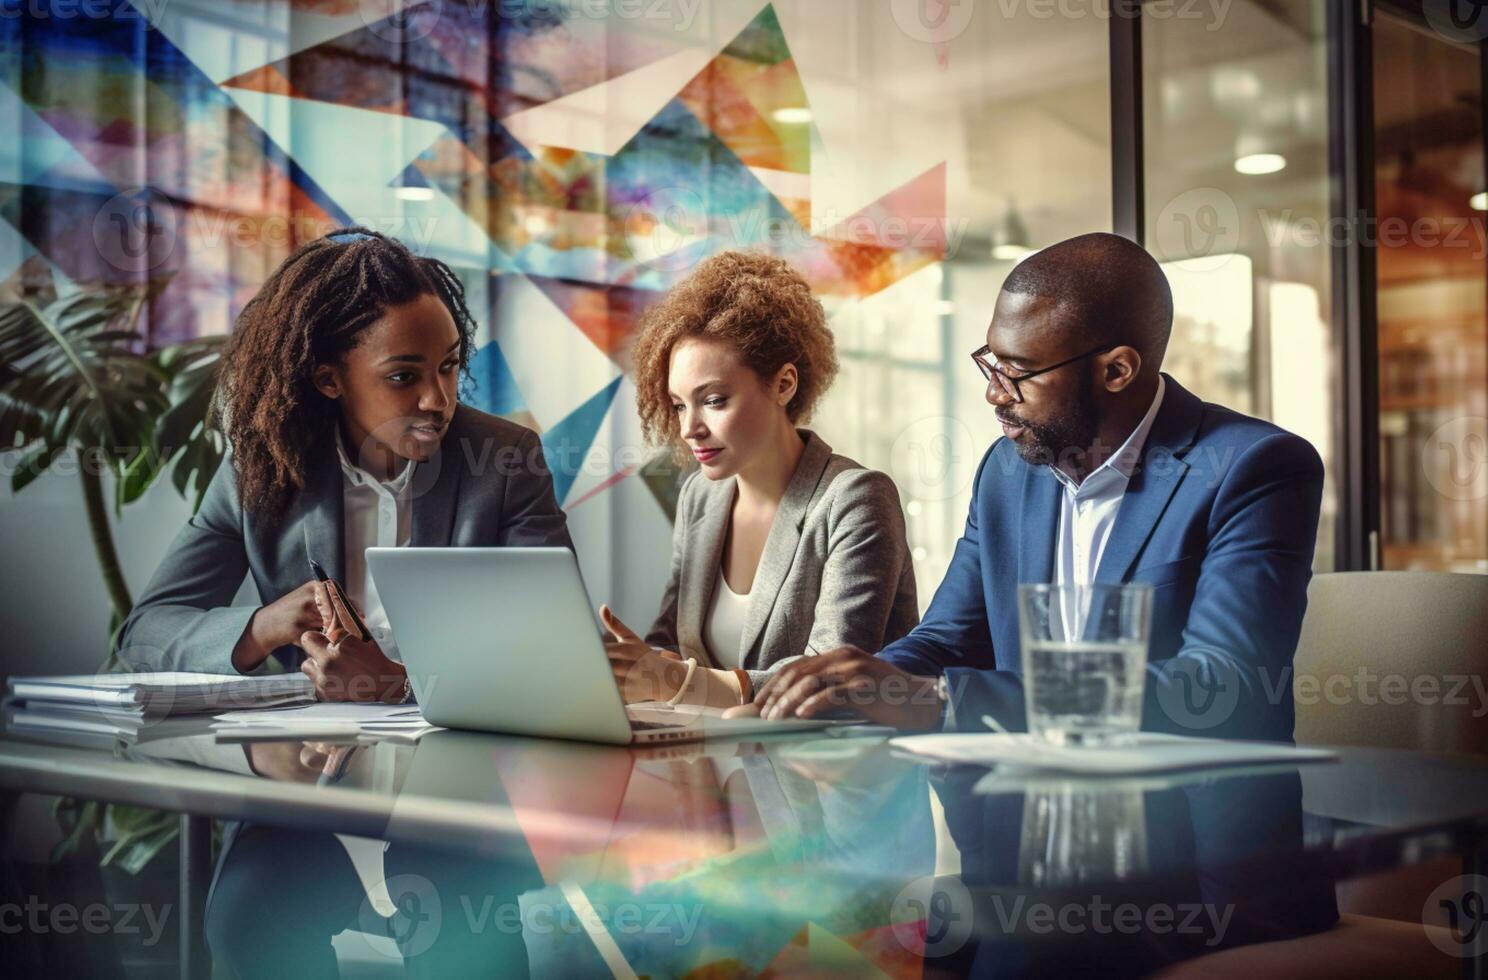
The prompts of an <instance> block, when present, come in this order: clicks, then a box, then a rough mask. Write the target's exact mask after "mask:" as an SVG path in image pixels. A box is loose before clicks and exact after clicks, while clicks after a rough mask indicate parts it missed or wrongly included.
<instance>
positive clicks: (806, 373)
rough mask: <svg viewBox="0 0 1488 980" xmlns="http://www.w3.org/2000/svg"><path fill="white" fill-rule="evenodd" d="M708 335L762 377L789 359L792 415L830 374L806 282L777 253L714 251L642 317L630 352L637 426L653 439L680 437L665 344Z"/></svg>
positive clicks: (812, 402) (826, 340) (670, 346)
mask: <svg viewBox="0 0 1488 980" xmlns="http://www.w3.org/2000/svg"><path fill="white" fill-rule="evenodd" d="M693 337H707V338H711V339H716V340H721V341H724V342H726V343H728V344H730V345H731V346H732V347H733V348H734V349H735V350H737V351H738V352H739V356H740V358H741V359H742V360H743V361H744V363H745V364H746V365H748V366H749V367H750V368H751V369H752V370H753V371H754V372H755V373H756V374H758V375H759V376H760V377H761V378H766V379H768V378H772V377H774V375H775V372H777V371H779V370H780V368H781V367H782V366H784V365H785V364H794V365H795V366H796V375H797V383H796V394H795V397H794V398H792V399H791V400H790V404H788V405H787V406H786V407H785V411H786V414H787V415H788V416H789V417H790V420H791V422H792V423H798V422H803V421H806V420H808V419H810V418H811V412H812V410H813V409H814V408H815V407H816V402H817V400H818V399H819V398H821V396H822V394H823V393H824V392H825V391H826V390H827V389H828V388H829V387H831V384H832V379H833V378H835V377H836V376H837V352H836V343H835V342H834V341H833V339H832V332H831V331H830V330H828V329H827V314H826V311H825V310H823V309H822V305H821V303H820V302H819V301H818V300H817V298H816V297H815V296H813V295H811V287H810V286H808V285H807V284H806V280H805V279H803V278H802V277H801V274H800V273H799V272H797V271H796V270H795V269H793V268H791V266H790V264H789V263H787V262H786V261H785V260H784V259H781V258H779V257H777V256H774V255H765V254H763V253H759V252H721V253H719V254H718V255H715V256H713V257H712V258H710V259H707V260H706V261H704V262H703V263H702V264H701V265H699V266H698V267H697V268H696V269H695V270H693V272H692V274H691V275H689V276H688V277H687V278H686V279H684V280H683V281H682V282H680V283H678V284H677V285H676V286H674V287H673V288H672V290H671V291H670V292H669V293H667V296H666V298H665V299H663V300H662V301H661V302H660V303H658V304H657V305H655V306H653V307H651V308H650V309H649V310H647V311H646V313H645V316H644V317H643V318H642V320H641V326H640V330H639V333H638V335H637V337H636V342H635V347H634V349H633V350H632V359H633V360H634V362H635V386H636V406H637V408H638V410H639V412H640V416H641V428H642V430H643V431H644V432H645V434H646V439H647V440H648V441H649V442H651V443H652V444H665V443H668V442H670V443H676V442H678V441H679V438H680V437H679V434H678V431H677V415H676V413H675V412H673V411H672V396H671V393H670V392H669V391H668V390H667V373H668V370H669V368H670V365H671V358H672V351H673V350H674V349H675V348H676V346H677V344H678V343H679V342H681V341H683V340H687V339H690V338H693Z"/></svg>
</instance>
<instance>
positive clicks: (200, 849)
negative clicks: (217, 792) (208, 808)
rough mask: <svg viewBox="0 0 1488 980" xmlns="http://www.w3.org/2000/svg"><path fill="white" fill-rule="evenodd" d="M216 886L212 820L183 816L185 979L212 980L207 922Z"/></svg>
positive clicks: (186, 814)
mask: <svg viewBox="0 0 1488 980" xmlns="http://www.w3.org/2000/svg"><path fill="white" fill-rule="evenodd" d="M211 883H212V818H211V817H204V816H200V815H198V814H192V813H183V814H181V894H180V903H181V912H180V915H181V919H180V925H181V977H182V978H183V980H211V977H212V960H211V956H210V954H208V952H207V935H206V930H205V926H206V923H205V918H206V911H207V889H208V888H209V887H210V886H211Z"/></svg>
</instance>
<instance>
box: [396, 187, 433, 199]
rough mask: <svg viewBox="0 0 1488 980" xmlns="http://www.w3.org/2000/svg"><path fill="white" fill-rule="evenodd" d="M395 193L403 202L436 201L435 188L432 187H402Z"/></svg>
mask: <svg viewBox="0 0 1488 980" xmlns="http://www.w3.org/2000/svg"><path fill="white" fill-rule="evenodd" d="M394 193H395V194H397V196H398V199H399V200H402V201H432V200H434V188H432V187H400V188H398V189H397V190H396V191H395V192H394Z"/></svg>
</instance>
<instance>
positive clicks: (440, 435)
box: [120, 228, 572, 700]
mask: <svg viewBox="0 0 1488 980" xmlns="http://www.w3.org/2000/svg"><path fill="white" fill-rule="evenodd" d="M474 332H475V322H474V320H473V319H472V318H471V316H470V311H469V310H468V309H467V308H466V306H465V297H464V289H463V287H462V286H461V284H460V281H459V280H458V279H457V278H456V277H455V275H454V273H452V272H451V271H450V269H449V268H448V267H447V266H446V265H445V264H444V263H443V262H440V261H439V260H437V259H433V258H423V257H420V256H416V255H414V254H413V253H412V252H411V251H409V250H408V248H407V247H406V246H404V245H403V244H402V243H401V242H399V241H397V240H396V239H393V238H389V237H387V236H385V235H381V234H378V233H376V232H373V231H368V230H367V229H365V228H349V229H345V230H343V231H339V232H336V233H334V234H330V235H327V236H325V237H323V238H319V239H316V240H315V241H312V242H309V243H308V244H306V245H304V246H302V247H300V248H299V249H297V250H296V251H295V252H294V253H293V254H291V255H290V256H289V257H288V258H287V259H285V260H284V262H283V264H281V265H280V266H279V268H277V269H276V270H274V272H273V273H272V274H271V275H270V276H269V278H268V281H267V282H265V283H264V285H263V287H262V288H261V289H260V290H259V291H258V294H257V295H255V296H254V297H253V299H252V300H250V301H249V303H248V305H247V306H246V307H244V308H243V312H242V313H241V314H240V315H239V317H238V320H237V324H236V326H235V328H234V330H233V335H232V337H231V339H230V341H229V343H228V345H227V349H226V352H225V353H224V355H223V360H222V367H221V375H220V390H221V395H222V398H221V403H222V409H221V410H222V413H223V423H224V428H225V430H226V432H227V436H228V441H229V446H230V448H229V456H228V462H227V463H225V464H224V465H223V466H222V467H221V469H219V470H218V472H217V475H216V477H215V478H214V479H213V481H212V484H211V486H210V487H209V488H208V489H207V493H206V496H205V497H204V499H203V500H202V505H201V508H200V509H199V510H198V512H197V513H196V515H195V516H194V517H192V518H191V520H190V521H189V522H188V523H187V525H186V527H185V528H184V529H183V530H182V531H181V534H180V535H179V536H178V537H177V539H176V541H175V543H174V544H173V545H172V546H171V549H170V551H169V553H167V555H166V556H165V559H164V560H163V561H162V562H161V564H160V567H159V569H158V570H157V571H156V573H155V577H154V578H153V579H152V580H151V582H150V584H149V587H148V588H147V589H146V590H145V593H144V595H143V596H142V597H141V598H140V601H139V603H138V604H137V605H136V606H135V608H134V611H133V612H132V613H131V614H130V616H129V618H128V620H127V621H126V622H125V624H124V629H123V632H122V634H121V639H120V649H121V657H122V658H123V659H124V660H125V661H126V662H128V663H131V664H134V665H137V666H139V667H140V668H141V669H153V670H197V671H209V672H219V673H240V672H246V671H251V670H253V669H254V668H256V667H258V666H259V665H260V664H262V663H263V662H264V661H265V660H267V659H268V658H269V657H270V656H275V657H277V658H279V659H280V660H281V661H283V663H284V664H285V666H286V667H289V668H291V669H293V668H295V667H298V668H299V669H301V670H303V671H304V672H305V673H306V674H308V675H309V676H310V677H311V678H312V679H313V680H314V681H315V682H316V686H317V688H318V690H319V693H320V695H321V696H322V697H323V698H326V699H332V700H342V699H346V700H398V699H400V698H403V697H406V695H407V674H406V671H405V670H404V669H403V667H402V665H401V664H400V663H399V662H398V659H397V648H396V644H395V642H394V638H393V635H392V632H391V630H390V629H389V627H388V622H387V616H386V614H385V613H384V611H383V609H382V603H381V601H380V600H379V599H378V596H377V592H376V588H375V587H374V585H373V583H372V580H371V577H370V576H369V575H368V574H367V569H366V561H365V554H364V552H365V549H366V548H369V547H374V546H380V547H399V546H404V545H410V544H412V545H415V546H425V547H442V546H451V545H460V546H483V545H484V546H505V545H532V546H541V545H547V546H554V545H560V546H563V547H569V548H572V543H571V542H570V541H569V537H568V530H567V524H566V521H565V518H564V514H563V511H562V510H561V509H559V507H558V504H557V501H556V500H555V499H554V495H553V482H552V478H551V476H550V475H549V473H548V470H547V467H546V465H545V463H544V460H543V453H542V447H541V444H540V442H539V441H538V438H537V435H536V433H534V432H532V431H531V430H529V429H526V428H523V427H522V426H519V425H516V424H514V423H511V422H507V421H503V420H501V419H498V418H495V417H492V416H490V415H486V414H484V413H482V412H478V411H476V410H475V409H472V408H469V407H468V406H462V405H460V404H459V403H458V384H459V380H460V376H461V372H462V370H463V369H464V367H465V365H466V364H467V363H468V361H469V359H470V355H471V350H472V342H473V341H472V338H473V335H474ZM311 559H314V560H316V561H318V562H319V563H320V564H321V565H322V566H323V567H324V568H325V569H327V571H328V572H329V575H330V577H331V578H332V579H333V580H334V581H336V582H338V583H343V585H344V590H345V592H346V593H347V595H348V596H349V598H350V600H351V602H352V604H353V605H355V606H359V607H360V610H359V611H360V612H361V614H362V619H363V621H364V623H365V625H366V626H367V628H368V630H369V633H370V635H371V639H370V641H363V640H362V639H361V638H360V636H358V635H357V634H356V633H348V632H347V630H346V629H345V626H346V624H347V622H348V621H350V620H351V617H350V615H349V611H348V610H346V609H345V608H344V606H342V605H340V604H339V597H337V596H336V595H335V594H334V591H331V590H327V589H326V587H324V586H322V585H321V584H320V583H318V582H316V581H314V580H313V579H312V577H311V570H310V565H309V561H310V560H311ZM245 575H251V576H252V579H253V583H254V585H255V586H256V587H257V589H258V595H259V600H260V602H261V603H262V605H259V606H256V607H255V606H233V605H231V603H232V601H233V597H234V595H235V594H236V593H237V591H238V589H239V587H240V586H241V585H242V582H243V578H244V576H245Z"/></svg>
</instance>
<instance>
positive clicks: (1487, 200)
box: [1467, 191, 1488, 211]
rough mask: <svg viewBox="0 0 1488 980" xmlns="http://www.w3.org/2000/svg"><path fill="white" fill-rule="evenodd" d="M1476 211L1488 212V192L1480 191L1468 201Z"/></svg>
mask: <svg viewBox="0 0 1488 980" xmlns="http://www.w3.org/2000/svg"><path fill="white" fill-rule="evenodd" d="M1467 203H1468V204H1470V205H1472V209H1473V210H1474V211H1488V191H1478V192H1477V193H1476V194H1474V195H1473V196H1472V197H1470V198H1468V199H1467Z"/></svg>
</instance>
